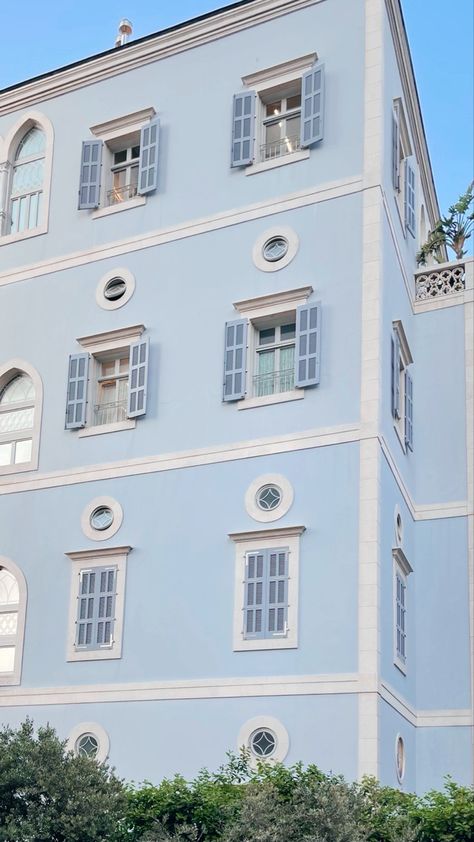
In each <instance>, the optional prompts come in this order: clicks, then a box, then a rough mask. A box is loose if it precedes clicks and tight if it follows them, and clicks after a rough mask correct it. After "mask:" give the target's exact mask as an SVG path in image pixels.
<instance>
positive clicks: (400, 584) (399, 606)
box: [395, 572, 406, 662]
mask: <svg viewBox="0 0 474 842" xmlns="http://www.w3.org/2000/svg"><path fill="white" fill-rule="evenodd" d="M395 578H396V589H397V593H396V623H397V627H396V636H397V657H398V658H400V660H401V661H403V662H405V661H406V599H405V595H406V584H405V582H404V581H403V579H402V577H401V576H400V574H399V573H398V572H397V573H396V577H395Z"/></svg>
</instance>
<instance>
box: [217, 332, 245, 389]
mask: <svg viewBox="0 0 474 842" xmlns="http://www.w3.org/2000/svg"><path fill="white" fill-rule="evenodd" d="M246 361H247V320H246V319H237V320H236V321H234V322H226V326H225V351H224V398H223V400H225V401H237V400H239V399H240V398H243V396H244V395H245V366H246Z"/></svg>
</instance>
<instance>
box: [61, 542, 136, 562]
mask: <svg viewBox="0 0 474 842" xmlns="http://www.w3.org/2000/svg"><path fill="white" fill-rule="evenodd" d="M131 551H132V547H128V546H124V547H99V548H97V549H88V550H74V551H73V552H70V553H64V555H65V556H67V557H68V558H69V559H71V561H84V562H87V561H93V560H94V559H95V560H97V559H99V560H102V559H105V558H106V559H107V560H108V561H107V563H108V564H112V561H113V560H114V559H116V558H117V557H118V556H124V555H128V553H130V552H131Z"/></svg>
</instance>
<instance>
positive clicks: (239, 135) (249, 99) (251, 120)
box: [231, 91, 255, 167]
mask: <svg viewBox="0 0 474 842" xmlns="http://www.w3.org/2000/svg"><path fill="white" fill-rule="evenodd" d="M254 143H255V91H245V92H244V93H240V94H235V96H234V107H233V117H232V154H231V166H232V167H247V166H248V165H249V164H251V163H252V162H253V156H254Z"/></svg>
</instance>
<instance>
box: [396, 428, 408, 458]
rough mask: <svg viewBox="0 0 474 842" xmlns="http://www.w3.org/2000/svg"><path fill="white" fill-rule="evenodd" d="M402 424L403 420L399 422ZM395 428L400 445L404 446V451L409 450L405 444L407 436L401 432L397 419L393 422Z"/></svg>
mask: <svg viewBox="0 0 474 842" xmlns="http://www.w3.org/2000/svg"><path fill="white" fill-rule="evenodd" d="M399 423H400V424H401V420H400V422H399ZM393 428H394V430H395V432H396V434H397V438H398V441H399V442H400V447H401V448H402V450H403V452H404V453H406V452H407V447H406V444H405V436H404V435H402V434H401V432H400V429H399V426H398V423H397V422H396V421H395V422H394V424H393Z"/></svg>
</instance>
